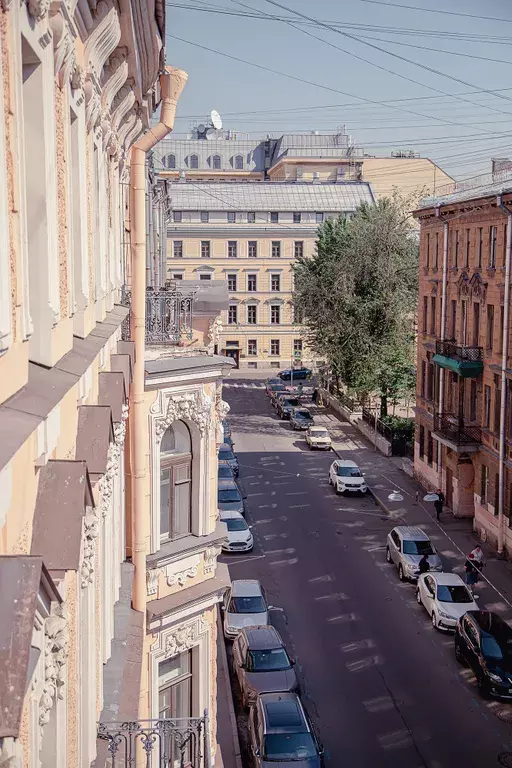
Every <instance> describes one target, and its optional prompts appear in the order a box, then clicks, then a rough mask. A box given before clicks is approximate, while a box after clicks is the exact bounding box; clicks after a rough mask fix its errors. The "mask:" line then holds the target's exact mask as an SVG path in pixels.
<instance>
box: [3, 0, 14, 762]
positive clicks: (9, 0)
mask: <svg viewBox="0 0 512 768" xmlns="http://www.w3.org/2000/svg"><path fill="white" fill-rule="evenodd" d="M11 5H12V0H1V2H0V8H1V9H2V10H3V11H8V10H9V9H10V7H11ZM1 758H2V753H1V752H0V768H1V766H2V760H1ZM13 765H14V763H13Z"/></svg>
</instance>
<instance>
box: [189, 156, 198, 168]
mask: <svg viewBox="0 0 512 768" xmlns="http://www.w3.org/2000/svg"><path fill="white" fill-rule="evenodd" d="M190 167H191V168H194V169H197V168H199V158H198V156H197V155H190Z"/></svg>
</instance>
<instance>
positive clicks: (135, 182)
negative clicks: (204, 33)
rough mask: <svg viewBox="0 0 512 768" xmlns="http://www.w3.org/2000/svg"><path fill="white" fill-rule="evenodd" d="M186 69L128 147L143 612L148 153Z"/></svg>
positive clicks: (169, 118)
mask: <svg viewBox="0 0 512 768" xmlns="http://www.w3.org/2000/svg"><path fill="white" fill-rule="evenodd" d="M187 77H188V76H187V73H186V72H183V70H181V69H175V68H174V67H165V70H164V72H163V73H162V74H161V75H160V89H161V97H162V107H161V112H160V122H159V123H158V124H157V125H155V126H153V127H152V128H150V129H148V130H147V131H146V133H145V134H144V135H143V136H142V137H141V138H140V139H139V140H138V141H137V142H136V143H135V144H134V146H133V147H132V151H131V178H130V210H131V267H132V275H131V278H132V286H131V287H132V306H131V328H132V340H133V341H134V342H135V364H134V370H133V384H132V425H133V428H132V429H131V430H130V435H131V453H132V461H133V485H132V520H133V551H132V562H133V565H134V567H135V577H134V582H133V598H132V602H133V608H134V609H135V610H136V611H142V613H143V615H144V622H145V616H146V528H147V525H146V518H147V517H148V512H147V509H146V497H145V494H146V488H145V481H146V453H147V452H148V446H147V435H148V425H147V418H146V410H145V404H144V351H145V320H146V318H145V315H146V153H147V152H149V150H150V149H152V147H154V146H155V144H157V142H159V141H160V140H161V139H163V138H164V137H165V136H167V134H168V133H170V132H171V131H172V129H173V126H174V117H175V115H176V105H177V102H178V99H179V97H180V94H181V92H182V90H183V88H184V86H185V83H186V81H187Z"/></svg>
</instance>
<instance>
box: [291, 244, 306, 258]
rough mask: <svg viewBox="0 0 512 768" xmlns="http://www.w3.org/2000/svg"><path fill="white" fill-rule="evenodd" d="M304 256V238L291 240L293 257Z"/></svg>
mask: <svg viewBox="0 0 512 768" xmlns="http://www.w3.org/2000/svg"><path fill="white" fill-rule="evenodd" d="M303 256H304V240H294V241H293V257H294V259H301V258H302V257H303Z"/></svg>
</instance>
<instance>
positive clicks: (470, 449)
mask: <svg viewBox="0 0 512 768" xmlns="http://www.w3.org/2000/svg"><path fill="white" fill-rule="evenodd" d="M434 437H435V438H436V439H437V440H439V442H440V443H442V444H443V445H446V446H447V447H448V448H451V449H452V450H454V451H456V452H457V453H474V452H475V451H478V449H479V447H480V441H481V429H480V427H475V426H471V425H469V424H466V423H465V422H464V419H463V418H459V417H457V416H455V415H454V414H453V413H442V414H436V415H435V417H434Z"/></svg>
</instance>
